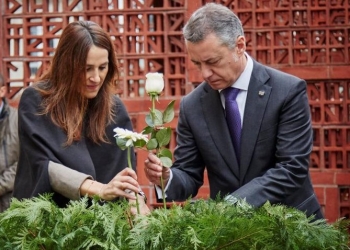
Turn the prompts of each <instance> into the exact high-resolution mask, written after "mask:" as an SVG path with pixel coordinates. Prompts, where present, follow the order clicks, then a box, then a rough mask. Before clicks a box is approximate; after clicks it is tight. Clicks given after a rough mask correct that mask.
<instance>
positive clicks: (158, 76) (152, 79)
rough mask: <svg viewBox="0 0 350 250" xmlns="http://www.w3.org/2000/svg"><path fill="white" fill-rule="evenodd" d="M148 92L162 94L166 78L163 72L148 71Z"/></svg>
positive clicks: (146, 87)
mask: <svg viewBox="0 0 350 250" xmlns="http://www.w3.org/2000/svg"><path fill="white" fill-rule="evenodd" d="M145 89H146V93H147V94H151V93H156V94H158V95H159V94H160V93H161V92H162V91H163V89H164V79H163V74H162V73H158V72H156V73H147V74H146V85H145Z"/></svg>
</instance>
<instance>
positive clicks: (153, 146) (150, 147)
mask: <svg viewBox="0 0 350 250" xmlns="http://www.w3.org/2000/svg"><path fill="white" fill-rule="evenodd" d="M157 146H158V142H157V139H156V138H152V139H151V140H149V141H148V142H147V144H146V148H147V149H148V150H153V149H156V148H157Z"/></svg>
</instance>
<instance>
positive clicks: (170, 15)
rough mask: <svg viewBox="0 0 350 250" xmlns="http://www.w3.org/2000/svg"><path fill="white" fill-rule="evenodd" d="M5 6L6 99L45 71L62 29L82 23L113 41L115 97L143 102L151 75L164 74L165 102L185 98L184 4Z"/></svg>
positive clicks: (34, 1)
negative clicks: (117, 75) (116, 60)
mask: <svg viewBox="0 0 350 250" xmlns="http://www.w3.org/2000/svg"><path fill="white" fill-rule="evenodd" d="M4 2H5V4H4V6H5V9H4V13H5V14H4V16H3V18H2V20H3V25H2V32H3V33H4V41H3V43H2V44H3V54H2V63H3V64H4V65H3V66H2V69H3V70H2V71H3V72H4V74H5V77H6V78H7V79H8V81H7V84H8V85H9V87H10V88H9V89H10V92H9V97H10V98H12V97H13V96H14V95H15V94H16V93H17V92H18V91H20V90H21V88H23V87H27V86H28V85H30V84H31V83H32V82H33V80H34V79H35V78H36V77H37V76H38V75H40V74H41V73H42V72H43V70H45V68H46V67H47V65H48V63H49V60H50V58H51V56H52V55H53V52H54V48H55V46H56V45H57V43H58V40H59V37H60V34H61V32H62V30H63V28H64V27H65V26H66V25H67V24H68V23H69V22H72V21H74V20H82V19H84V20H92V21H95V22H97V23H99V24H100V25H101V26H102V27H103V28H104V29H105V30H106V31H108V32H109V33H110V35H111V37H112V39H113V41H114V43H115V45H116V47H117V51H118V58H119V65H120V71H121V78H120V85H119V86H120V88H119V89H118V91H117V92H118V94H119V95H120V96H121V97H123V98H129V97H130V98H135V97H144V95H145V93H144V86H143V85H144V79H145V74H146V73H147V72H149V71H157V72H162V73H164V75H165V79H166V87H165V95H166V96H181V95H184V94H185V91H186V78H185V73H186V65H185V62H186V55H185V53H184V50H185V48H184V43H183V41H182V36H181V27H182V26H183V24H184V21H185V20H184V16H185V11H186V10H185V2H184V1H172V0H166V1H163V0H161V1H159V0H158V1H157V0H154V1H142V0H124V1H122V0H108V1H107V0H104V1H102V0H101V1H95V0H75V1H68V0H59V1H56V0H51V1H42V0H28V1H21V0H4Z"/></svg>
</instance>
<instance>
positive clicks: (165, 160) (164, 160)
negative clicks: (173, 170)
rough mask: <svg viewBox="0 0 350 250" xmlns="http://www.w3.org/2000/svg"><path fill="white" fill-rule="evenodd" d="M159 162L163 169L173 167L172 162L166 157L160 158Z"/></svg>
mask: <svg viewBox="0 0 350 250" xmlns="http://www.w3.org/2000/svg"><path fill="white" fill-rule="evenodd" d="M159 159H160V161H161V162H162V165H163V167H167V168H170V167H171V166H172V165H173V162H172V160H171V159H170V158H168V157H160V158H159Z"/></svg>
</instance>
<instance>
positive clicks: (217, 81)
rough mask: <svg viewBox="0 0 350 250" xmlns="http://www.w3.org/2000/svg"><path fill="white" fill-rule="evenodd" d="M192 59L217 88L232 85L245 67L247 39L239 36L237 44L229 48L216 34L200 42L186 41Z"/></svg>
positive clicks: (214, 87) (204, 77)
mask: <svg viewBox="0 0 350 250" xmlns="http://www.w3.org/2000/svg"><path fill="white" fill-rule="evenodd" d="M186 45H187V51H188V54H189V56H190V58H191V61H192V62H193V63H194V64H195V65H196V66H197V67H198V69H199V70H200V72H201V74H202V77H203V79H204V80H205V81H206V82H207V83H208V84H209V85H210V86H211V87H212V88H213V89H215V90H218V89H224V88H227V87H228V86H231V85H232V84H233V83H234V82H235V81H236V80H237V78H238V77H239V76H240V75H241V73H242V72H243V70H244V67H245V62H246V60H245V56H244V51H245V39H244V37H242V36H240V37H238V38H237V41H236V46H235V47H234V48H232V49H229V48H228V47H227V46H224V45H222V44H221V43H220V41H219V39H218V38H217V37H216V36H215V35H214V34H210V35H208V36H207V37H206V38H205V39H204V40H203V41H201V42H199V43H191V42H188V41H187V42H186Z"/></svg>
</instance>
